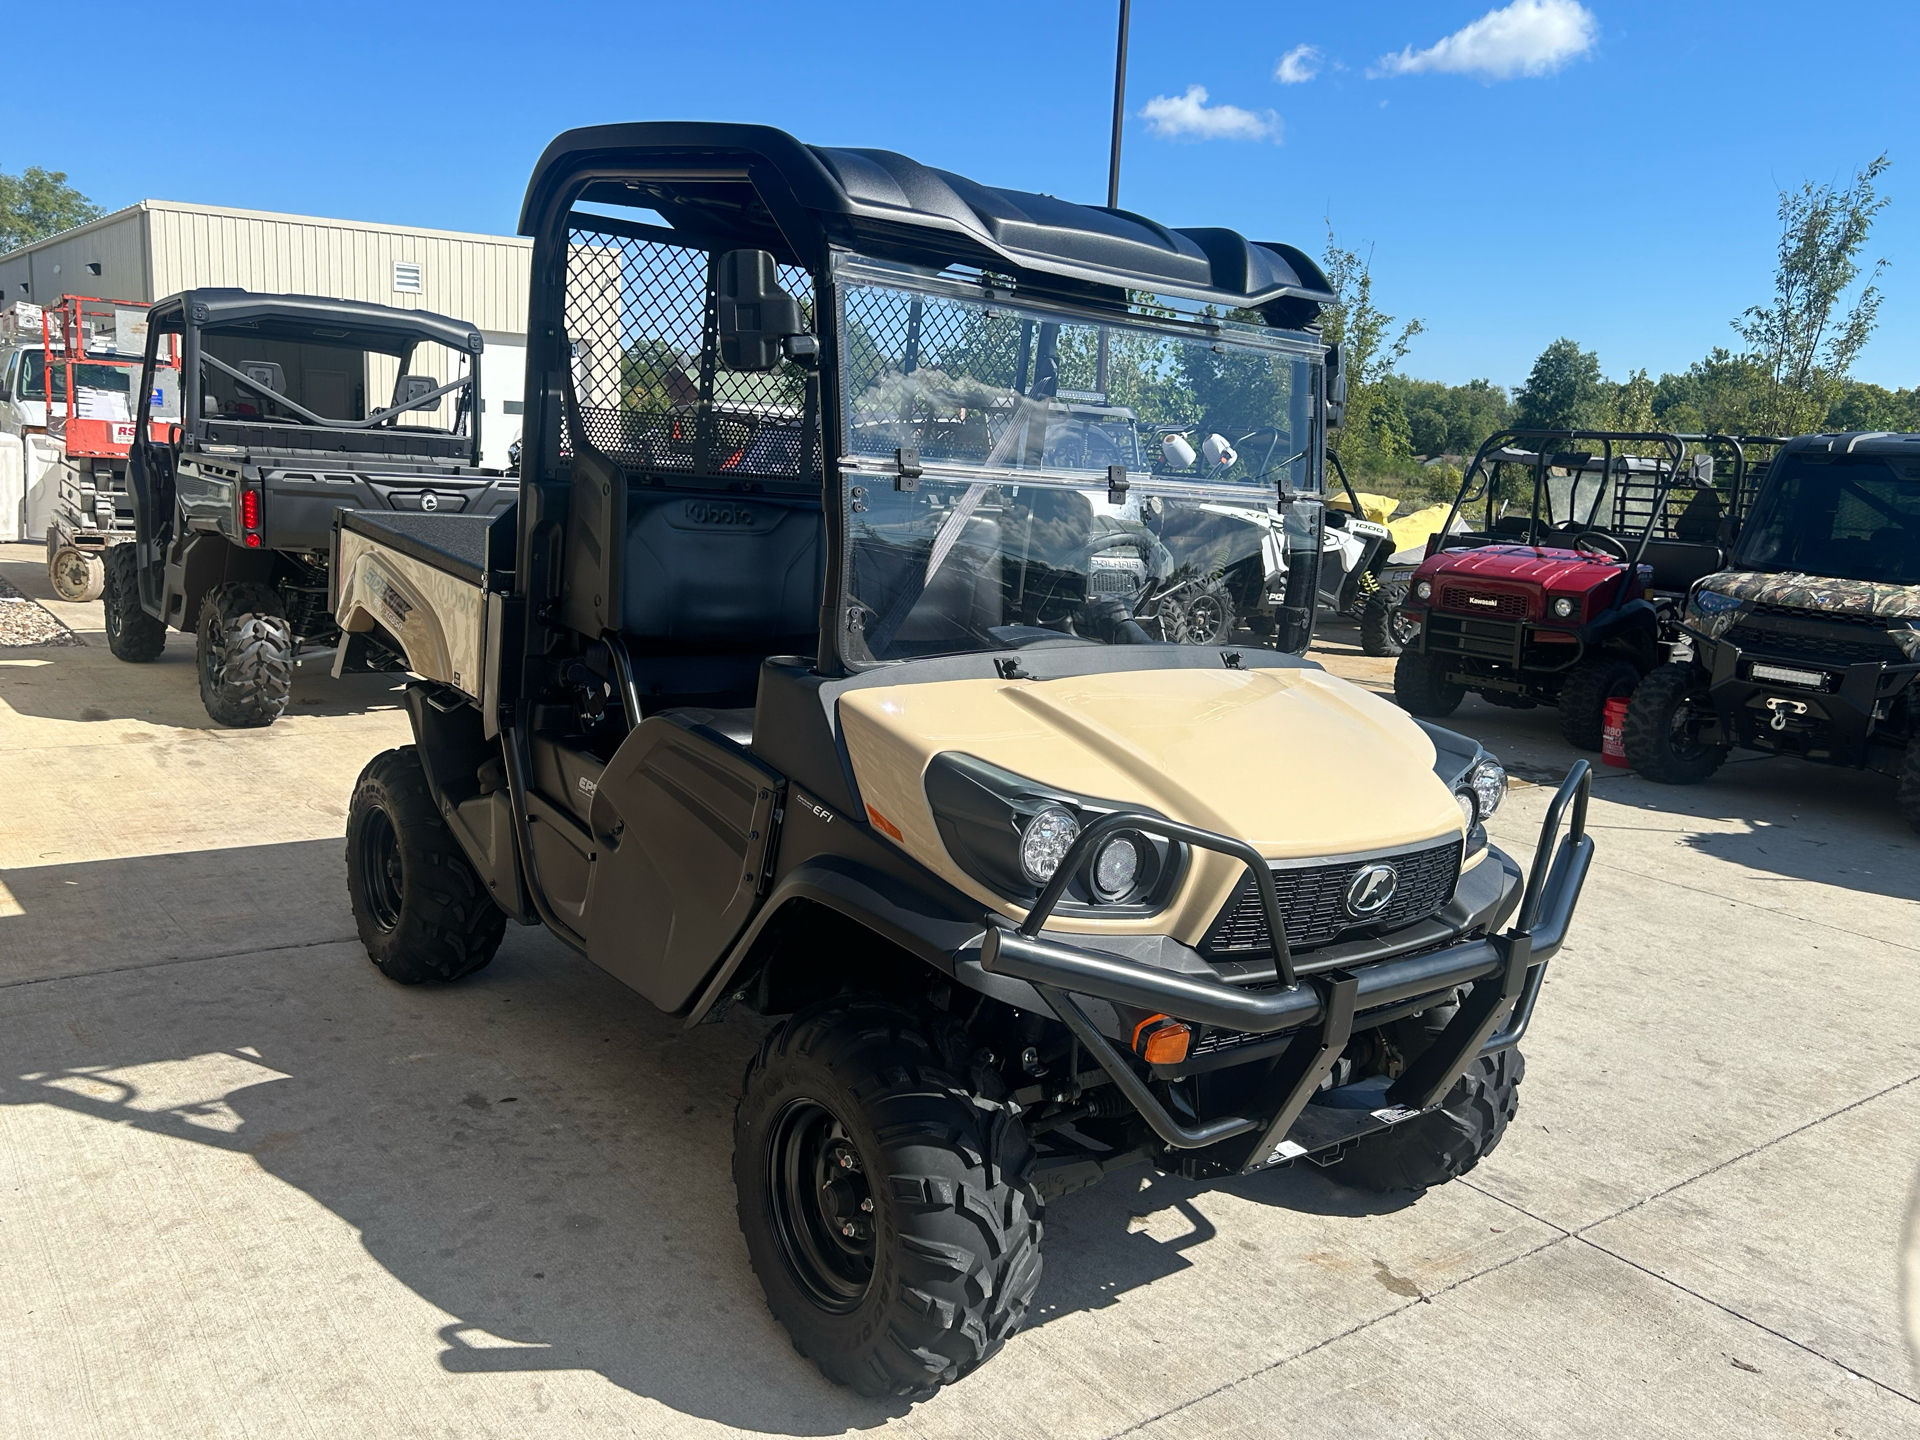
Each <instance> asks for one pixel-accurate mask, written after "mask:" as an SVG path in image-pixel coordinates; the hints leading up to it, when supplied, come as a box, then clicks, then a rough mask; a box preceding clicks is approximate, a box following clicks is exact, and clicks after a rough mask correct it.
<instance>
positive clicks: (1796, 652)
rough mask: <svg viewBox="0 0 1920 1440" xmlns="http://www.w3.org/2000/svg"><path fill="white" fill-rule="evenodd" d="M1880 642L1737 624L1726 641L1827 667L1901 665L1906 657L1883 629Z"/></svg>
mask: <svg viewBox="0 0 1920 1440" xmlns="http://www.w3.org/2000/svg"><path fill="white" fill-rule="evenodd" d="M1880 636H1881V638H1880V639H1879V640H1877V641H1876V640H1869V639H1868V638H1866V636H1865V635H1859V636H1858V637H1857V638H1848V639H1842V638H1841V637H1840V636H1839V634H1837V633H1836V634H1834V635H1833V636H1832V637H1831V638H1830V637H1828V636H1826V635H1808V634H1802V633H1800V632H1798V631H1792V630H1776V629H1774V628H1773V627H1771V626H1761V625H1736V626H1734V627H1733V628H1732V629H1731V630H1729V631H1728V632H1727V639H1728V640H1730V641H1732V642H1733V643H1734V644H1735V645H1738V646H1739V647H1740V648H1741V649H1742V650H1744V651H1747V652H1749V653H1752V652H1755V651H1757V652H1759V653H1760V654H1762V655H1779V656H1781V657H1783V658H1786V657H1791V658H1793V659H1796V660H1811V661H1816V662H1819V663H1822V664H1826V665H1860V664H1873V663H1877V662H1879V661H1882V660H1885V661H1890V662H1892V663H1894V664H1898V663H1899V662H1900V661H1902V660H1904V659H1906V654H1905V652H1904V651H1902V650H1901V648H1900V647H1899V646H1898V645H1896V644H1895V643H1894V642H1893V640H1892V638H1891V637H1889V636H1888V635H1887V633H1886V631H1885V629H1882V630H1881V631H1880Z"/></svg>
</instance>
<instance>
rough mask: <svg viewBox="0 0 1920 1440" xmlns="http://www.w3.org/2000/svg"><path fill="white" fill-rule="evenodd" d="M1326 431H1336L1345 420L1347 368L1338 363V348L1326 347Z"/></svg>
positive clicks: (1334, 346) (1336, 346) (1333, 346)
mask: <svg viewBox="0 0 1920 1440" xmlns="http://www.w3.org/2000/svg"><path fill="white" fill-rule="evenodd" d="M1325 383H1326V387H1327V429H1329V430H1338V429H1339V428H1340V425H1341V422H1343V421H1344V420H1345V419H1346V418H1347V367H1346V366H1345V365H1343V364H1341V363H1340V347H1339V346H1338V345H1329V346H1328V347H1327V373H1326V381H1325Z"/></svg>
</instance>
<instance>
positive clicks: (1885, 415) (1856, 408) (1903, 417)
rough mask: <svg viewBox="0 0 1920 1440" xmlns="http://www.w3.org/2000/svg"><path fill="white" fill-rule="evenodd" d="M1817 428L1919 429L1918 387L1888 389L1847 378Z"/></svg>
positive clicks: (1919, 390) (1919, 391)
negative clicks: (1824, 419)
mask: <svg viewBox="0 0 1920 1440" xmlns="http://www.w3.org/2000/svg"><path fill="white" fill-rule="evenodd" d="M1820 428H1821V429H1823V430H1920V389H1914V390H1888V389H1886V388H1885V387H1884V386H1880V385H1869V384H1867V383H1866V382H1865V381H1864V380H1849V381H1847V382H1846V384H1845V385H1844V386H1843V387H1841V390H1840V394H1839V398H1838V399H1837V400H1835V402H1834V405H1833V408H1832V409H1831V410H1829V411H1828V412H1827V419H1826V423H1825V424H1824V425H1822V426H1821V427H1820Z"/></svg>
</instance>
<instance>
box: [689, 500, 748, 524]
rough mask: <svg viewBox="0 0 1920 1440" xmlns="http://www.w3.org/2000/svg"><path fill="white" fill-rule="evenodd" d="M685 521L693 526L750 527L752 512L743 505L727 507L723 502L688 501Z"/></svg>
mask: <svg viewBox="0 0 1920 1440" xmlns="http://www.w3.org/2000/svg"><path fill="white" fill-rule="evenodd" d="M687 519H688V520H690V521H691V522H692V523H694V524H695V525H751V524H752V523H753V511H752V510H750V509H748V508H747V507H746V506H745V505H729V504H727V503H726V502H725V501H715V500H689V501H688V502H687Z"/></svg>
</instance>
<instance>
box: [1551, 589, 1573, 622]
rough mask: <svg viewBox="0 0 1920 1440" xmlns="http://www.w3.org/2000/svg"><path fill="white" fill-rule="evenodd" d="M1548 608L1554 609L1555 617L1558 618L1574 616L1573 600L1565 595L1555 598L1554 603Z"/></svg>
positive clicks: (1563, 618)
mask: <svg viewBox="0 0 1920 1440" xmlns="http://www.w3.org/2000/svg"><path fill="white" fill-rule="evenodd" d="M1548 608H1549V609H1551V610H1552V611H1553V614H1554V618H1555V619H1557V620H1567V619H1571V618H1572V616H1573V601H1572V600H1570V599H1568V598H1567V597H1566V596H1565V595H1562V596H1559V597H1558V598H1557V599H1555V600H1554V602H1553V604H1552V605H1551V606H1549V607H1548Z"/></svg>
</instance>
